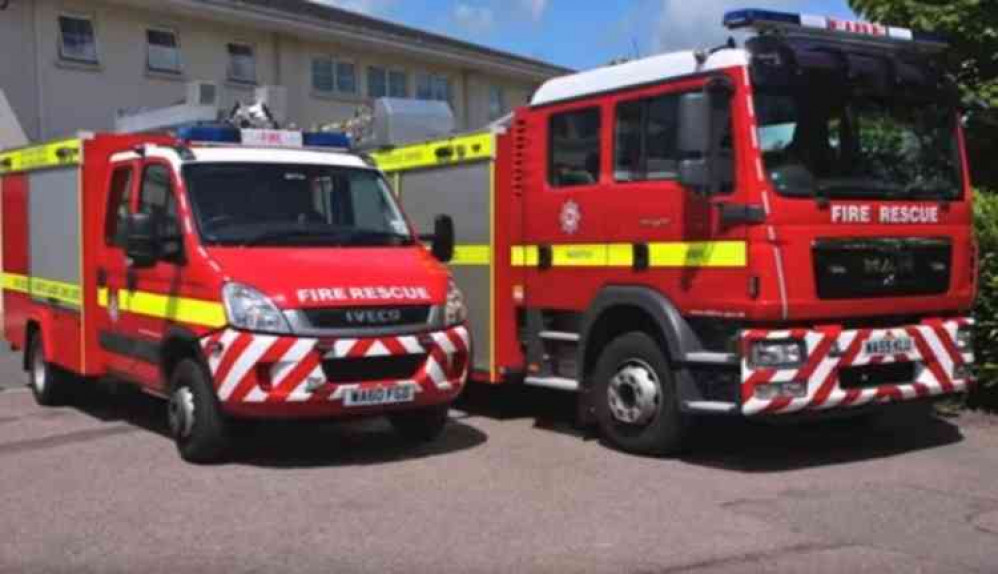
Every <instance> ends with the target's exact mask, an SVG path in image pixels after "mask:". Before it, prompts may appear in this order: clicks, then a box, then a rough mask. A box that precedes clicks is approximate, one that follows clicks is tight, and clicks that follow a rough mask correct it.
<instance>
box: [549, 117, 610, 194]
mask: <svg viewBox="0 0 998 574" xmlns="http://www.w3.org/2000/svg"><path fill="white" fill-rule="evenodd" d="M548 129H549V132H550V134H549V135H550V137H549V140H548V141H549V152H548V153H549V158H550V161H549V165H550V167H549V173H548V181H550V182H551V186H552V187H574V186H578V185H592V184H594V183H596V182H598V181H599V177H600V110H599V108H587V109H584V110H578V111H572V112H565V113H561V114H555V115H553V116H551V122H550V124H549V126H548Z"/></svg>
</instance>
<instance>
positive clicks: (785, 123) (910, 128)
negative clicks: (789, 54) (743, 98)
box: [755, 52, 962, 200]
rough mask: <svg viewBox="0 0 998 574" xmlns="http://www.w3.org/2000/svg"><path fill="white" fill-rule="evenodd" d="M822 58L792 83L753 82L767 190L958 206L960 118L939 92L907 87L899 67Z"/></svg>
mask: <svg viewBox="0 0 998 574" xmlns="http://www.w3.org/2000/svg"><path fill="white" fill-rule="evenodd" d="M822 56H823V57H824V61H825V63H826V64H827V65H826V67H825V68H824V69H806V68H805V69H803V70H801V71H800V72H799V74H796V76H797V77H798V78H799V80H798V81H794V82H792V83H782V82H774V83H767V82H766V81H760V82H759V83H757V84H756V94H755V104H756V110H757V121H758V131H759V134H758V135H759V140H760V141H759V143H760V147H761V149H762V155H763V161H764V163H765V166H766V171H767V173H768V175H769V179H770V181H771V182H772V184H773V187H775V188H776V190H777V191H778V192H779V193H781V194H783V195H786V196H791V197H810V196H814V197H825V198H832V199H834V198H851V199H887V200H890V199H902V200H913V199H924V200H948V199H957V198H959V196H960V194H961V186H962V177H961V161H960V154H959V147H958V140H957V133H958V132H957V129H958V128H957V113H956V110H955V108H954V106H953V104H952V103H951V102H950V100H949V99H947V98H946V97H945V94H943V93H942V92H940V91H938V90H936V89H935V88H934V87H926V86H925V85H923V84H920V83H919V82H915V81H910V82H909V85H905V80H906V79H907V78H908V77H909V76H912V77H917V74H918V73H919V72H920V71H921V70H919V69H918V68H916V67H906V68H905V67H902V68H901V69H902V71H904V72H906V73H907V74H908V75H909V76H905V75H903V74H901V73H899V72H898V71H897V70H898V67H899V65H898V64H897V63H896V62H895V63H893V67H892V64H891V63H890V62H889V61H887V60H876V59H873V58H869V59H866V58H854V57H851V56H844V55H842V54H835V53H833V52H832V53H827V54H822ZM772 75H773V74H770V76H772ZM757 76H758V77H759V79H762V80H764V79H765V75H764V74H757ZM891 77H894V78H896V80H895V82H894V83H893V84H892V83H890V82H888V81H887V80H886V78H891ZM918 78H919V79H921V78H920V77H918Z"/></svg>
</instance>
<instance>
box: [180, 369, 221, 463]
mask: <svg viewBox="0 0 998 574" xmlns="http://www.w3.org/2000/svg"><path fill="white" fill-rule="evenodd" d="M170 383H171V384H170V400H169V404H168V408H167V413H168V421H169V425H170V433H171V434H172V435H173V440H174V441H175V442H176V443H177V450H178V451H179V452H180V457H181V458H182V459H184V460H186V461H187V462H193V463H201V464H207V463H213V462H220V461H221V460H222V458H223V457H224V455H225V451H226V449H227V447H228V433H227V429H226V424H225V419H224V417H223V416H222V412H221V407H220V406H219V404H218V398H217V397H216V396H215V390H214V389H213V388H212V385H211V378H210V377H209V376H208V373H207V372H206V371H205V369H204V367H203V366H201V364H200V363H198V362H197V361H195V360H193V359H184V360H182V361H180V363H179V364H178V365H177V367H176V368H175V369H174V370H173V376H172V377H171V379H170Z"/></svg>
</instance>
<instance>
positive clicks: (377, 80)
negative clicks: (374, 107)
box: [367, 66, 388, 99]
mask: <svg viewBox="0 0 998 574" xmlns="http://www.w3.org/2000/svg"><path fill="white" fill-rule="evenodd" d="M387 95H388V72H387V71H386V70H385V69H384V68H379V67H377V66H368V68H367V97H369V98H372V99H373V98H383V97H385V96H387Z"/></svg>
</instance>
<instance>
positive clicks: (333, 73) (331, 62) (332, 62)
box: [308, 53, 337, 96]
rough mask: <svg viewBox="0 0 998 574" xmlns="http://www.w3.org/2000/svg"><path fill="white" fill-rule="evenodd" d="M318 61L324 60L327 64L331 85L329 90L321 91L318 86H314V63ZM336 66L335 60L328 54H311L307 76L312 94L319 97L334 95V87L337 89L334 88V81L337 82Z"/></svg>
mask: <svg viewBox="0 0 998 574" xmlns="http://www.w3.org/2000/svg"><path fill="white" fill-rule="evenodd" d="M319 60H325V61H327V62H328V63H329V66H330V75H331V78H332V85H331V86H330V89H328V90H323V89H321V88H319V87H318V86H316V84H315V63H316V62H317V61H319ZM336 64H337V62H336V58H334V57H333V56H331V55H329V54H318V53H317V54H313V55H312V57H311V58H310V59H309V68H308V75H309V84H310V87H311V90H312V93H313V94H318V95H320V96H331V95H333V94H335V93H336V87H337V86H336V80H337V74H336Z"/></svg>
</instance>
